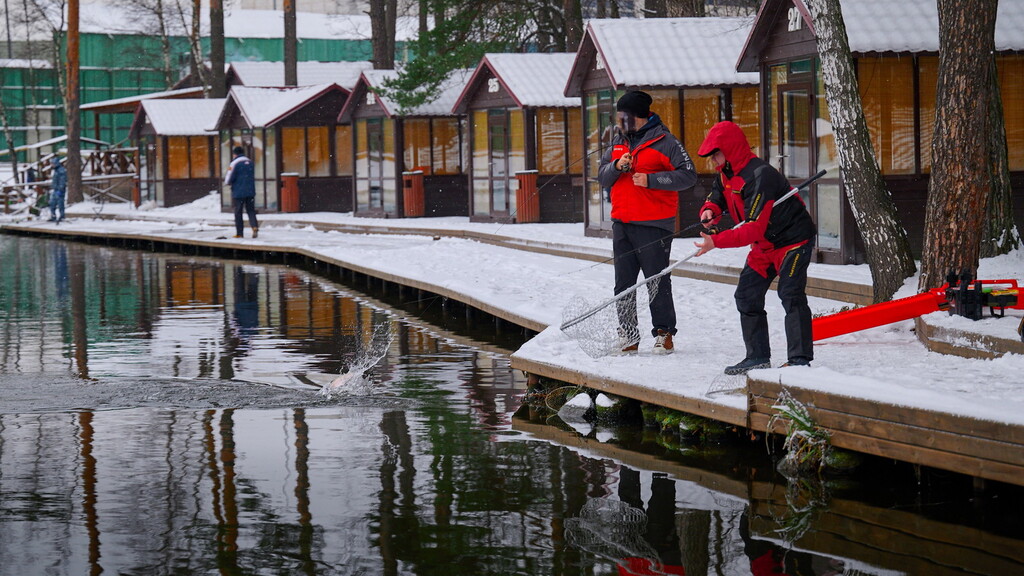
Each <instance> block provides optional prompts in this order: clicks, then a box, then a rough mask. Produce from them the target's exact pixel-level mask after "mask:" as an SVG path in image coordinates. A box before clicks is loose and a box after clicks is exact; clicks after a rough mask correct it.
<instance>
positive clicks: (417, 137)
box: [402, 118, 431, 174]
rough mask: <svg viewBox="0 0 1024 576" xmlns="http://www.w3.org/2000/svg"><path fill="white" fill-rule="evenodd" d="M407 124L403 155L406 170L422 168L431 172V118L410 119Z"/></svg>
mask: <svg viewBox="0 0 1024 576" xmlns="http://www.w3.org/2000/svg"><path fill="white" fill-rule="evenodd" d="M404 126H405V151H404V154H403V156H402V158H403V160H405V169H406V170H410V171H411V170H422V171H423V173H424V174H430V168H431V163H430V120H427V119H419V118H418V119H412V118H410V119H408V120H406V121H405V123H404Z"/></svg>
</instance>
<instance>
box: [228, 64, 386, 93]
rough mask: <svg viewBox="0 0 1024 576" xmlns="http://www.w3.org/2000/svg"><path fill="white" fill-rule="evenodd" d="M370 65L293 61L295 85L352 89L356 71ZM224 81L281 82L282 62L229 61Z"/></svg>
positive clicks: (357, 75)
mask: <svg viewBox="0 0 1024 576" xmlns="http://www.w3.org/2000/svg"><path fill="white" fill-rule="evenodd" d="M372 68H373V64H371V63H370V62H366V61H358V62H297V63H296V66H295V71H296V75H297V76H298V85H299V86H314V85H318V84H337V85H338V86H341V87H342V88H344V89H346V90H352V88H354V87H355V85H356V82H358V81H359V75H360V74H362V73H363V71H365V70H370V69H372ZM227 83H228V85H229V86H230V85H242V86H274V87H280V86H284V85H285V84H284V62H232V63H231V65H230V67H229V68H228V72H227Z"/></svg>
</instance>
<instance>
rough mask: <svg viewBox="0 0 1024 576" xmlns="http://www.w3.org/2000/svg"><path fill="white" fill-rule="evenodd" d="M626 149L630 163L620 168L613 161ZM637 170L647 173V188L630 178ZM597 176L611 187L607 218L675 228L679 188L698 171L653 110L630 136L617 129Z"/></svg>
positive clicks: (692, 181)
mask: <svg viewBox="0 0 1024 576" xmlns="http://www.w3.org/2000/svg"><path fill="white" fill-rule="evenodd" d="M626 152H630V153H631V154H632V156H633V164H632V167H631V168H630V170H627V171H626V172H619V171H618V169H616V168H615V162H616V161H617V160H618V159H619V158H622V155H623V154H625V153H626ZM637 172H638V173H642V174H647V187H646V188H644V187H642V186H637V185H635V184H633V174H634V173H637ZM597 180H598V182H599V183H600V184H601V187H602V188H605V189H611V199H612V214H611V217H612V220H617V221H619V222H627V223H631V224H648V225H652V226H658V227H661V228H665V229H666V230H674V229H675V218H676V215H677V213H678V211H679V192H680V191H682V190H686V189H688V188H691V187H692V186H694V185H696V184H697V173H696V172H695V171H694V169H693V161H692V160H690V155H689V154H687V153H686V149H684V148H683V145H682V144H680V142H679V140H677V139H676V137H675V136H673V135H672V134H671V133H670V132H669V131H668V129H667V128H665V125H664V124H662V122H661V118H659V117H658V115H657V114H651V116H650V118H648V120H647V123H646V124H644V126H643V127H642V128H641V129H640V130H638V131H637V132H636V134H635V135H634V136H633V137H632V138H629V139H627V138H626V137H624V136H623V135H622V134H616V135H615V137H614V138H612V142H611V146H610V147H609V149H608V150H606V151H605V153H604V154H603V155H602V157H601V166H600V168H599V169H598V172H597Z"/></svg>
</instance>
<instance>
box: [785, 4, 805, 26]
mask: <svg viewBox="0 0 1024 576" xmlns="http://www.w3.org/2000/svg"><path fill="white" fill-rule="evenodd" d="M786 16H787V17H788V18H789V25H788V26H787V27H786V30H787V31H788V32H795V31H797V30H800V29H801V28H803V27H804V19H803V18H801V17H800V10H799V9H797V7H796V6H793V7H791V8H790V9H789V13H788V14H787V15H786Z"/></svg>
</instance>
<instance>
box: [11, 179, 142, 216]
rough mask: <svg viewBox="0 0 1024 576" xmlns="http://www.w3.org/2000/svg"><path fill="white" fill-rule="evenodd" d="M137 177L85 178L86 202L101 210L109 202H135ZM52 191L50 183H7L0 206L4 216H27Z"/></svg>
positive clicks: (84, 193) (84, 191)
mask: <svg viewBox="0 0 1024 576" xmlns="http://www.w3.org/2000/svg"><path fill="white" fill-rule="evenodd" d="M136 186H137V184H136V178H135V174H107V175H99V176H83V177H82V194H83V196H84V197H85V199H86V200H90V201H92V202H96V203H98V204H100V205H101V206H102V205H103V204H105V203H107V202H133V201H134V200H135V199H134V194H133V192H134V191H135V189H136ZM49 189H50V181H49V180H40V181H37V182H20V183H7V184H3V185H0V205H2V206H3V213H4V214H20V213H23V212H27V211H28V210H29V208H31V207H32V206H33V205H35V204H36V201H37V200H38V198H39V197H40V195H41V194H46V193H47V192H48V191H49Z"/></svg>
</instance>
